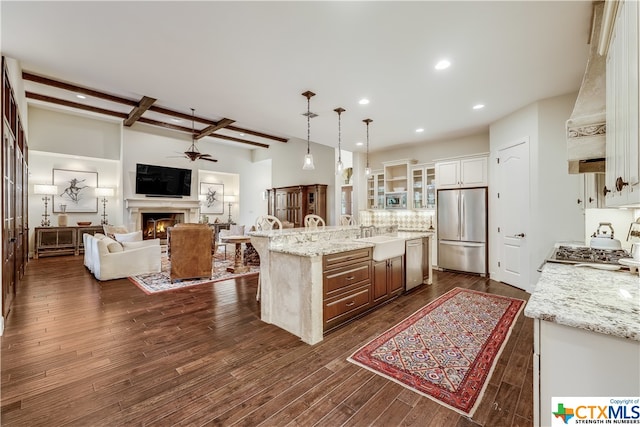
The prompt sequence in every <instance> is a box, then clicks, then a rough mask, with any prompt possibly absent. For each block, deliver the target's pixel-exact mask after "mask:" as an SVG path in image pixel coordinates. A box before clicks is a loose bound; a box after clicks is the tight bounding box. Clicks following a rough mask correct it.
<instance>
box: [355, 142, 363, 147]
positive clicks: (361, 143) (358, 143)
mask: <svg viewBox="0 0 640 427" xmlns="http://www.w3.org/2000/svg"><path fill="white" fill-rule="evenodd" d="M356 145H357V146H358V147H360V146H361V145H364V142H361V141H358V142H356Z"/></svg>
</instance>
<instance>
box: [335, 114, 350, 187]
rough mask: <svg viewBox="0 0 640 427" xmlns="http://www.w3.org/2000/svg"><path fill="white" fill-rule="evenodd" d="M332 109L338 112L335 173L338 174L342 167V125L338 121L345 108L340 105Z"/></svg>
mask: <svg viewBox="0 0 640 427" xmlns="http://www.w3.org/2000/svg"><path fill="white" fill-rule="evenodd" d="M333 111H335V112H336V113H338V162H337V163H336V175H340V174H341V173H342V171H343V169H344V165H343V164H342V148H341V140H342V127H341V123H340V114H342V113H344V112H345V111H347V110H345V109H344V108H342V107H338V108H336V109H335V110H333Z"/></svg>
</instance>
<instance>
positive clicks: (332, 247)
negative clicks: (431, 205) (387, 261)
mask: <svg viewBox="0 0 640 427" xmlns="http://www.w3.org/2000/svg"><path fill="white" fill-rule="evenodd" d="M348 228H358V227H349V226H346V227H326V228H325V229H319V230H306V229H303V228H293V229H284V230H282V231H279V230H271V231H265V232H251V233H250V235H252V236H258V237H269V236H274V235H275V236H280V235H283V234H290V235H291V234H306V233H310V232H311V231H314V232H318V231H322V230H326V231H335V230H341V229H348ZM296 230H297V231H299V233H295V231H296ZM433 235H434V233H433V232H432V231H398V233H397V236H396V237H399V238H401V239H405V240H411V239H419V238H422V237H429V236H433ZM372 247H374V244H373V243H369V242H363V241H359V240H358V239H353V240H350V239H340V240H320V241H313V242H303V243H296V244H273V243H272V244H271V245H270V246H269V249H270V250H271V251H273V252H279V253H284V254H289V255H296V256H305V257H312V256H320V255H329V254H335V253H339V252H346V251H352V250H356V249H362V248H372Z"/></svg>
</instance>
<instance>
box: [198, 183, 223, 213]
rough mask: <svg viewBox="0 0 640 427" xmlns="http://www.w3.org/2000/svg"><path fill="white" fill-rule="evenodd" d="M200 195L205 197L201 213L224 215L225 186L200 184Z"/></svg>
mask: <svg viewBox="0 0 640 427" xmlns="http://www.w3.org/2000/svg"><path fill="white" fill-rule="evenodd" d="M200 195H201V196H203V197H202V199H203V202H202V207H201V208H200V212H201V213H210V214H222V213H224V202H223V198H224V184H211V183H209V182H201V183H200Z"/></svg>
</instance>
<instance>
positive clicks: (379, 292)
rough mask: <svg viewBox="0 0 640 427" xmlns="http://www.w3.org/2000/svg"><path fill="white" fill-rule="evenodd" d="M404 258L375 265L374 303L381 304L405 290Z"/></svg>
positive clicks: (396, 258) (376, 262) (387, 260)
mask: <svg viewBox="0 0 640 427" xmlns="http://www.w3.org/2000/svg"><path fill="white" fill-rule="evenodd" d="M402 258H403V257H402V256H399V257H395V258H389V259H386V260H384V261H375V262H374V263H373V303H374V304H379V303H382V302H384V301H386V300H388V299H390V298H393V297H395V296H397V295H399V294H401V293H402V291H403V290H404V262H403V259H402Z"/></svg>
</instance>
